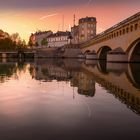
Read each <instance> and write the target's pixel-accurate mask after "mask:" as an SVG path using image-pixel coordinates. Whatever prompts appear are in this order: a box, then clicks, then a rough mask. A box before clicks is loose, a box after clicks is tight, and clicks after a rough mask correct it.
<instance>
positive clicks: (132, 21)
mask: <svg viewBox="0 0 140 140" xmlns="http://www.w3.org/2000/svg"><path fill="white" fill-rule="evenodd" d="M80 48H81V49H82V53H83V54H94V55H95V54H96V55H97V59H107V60H108V61H111V60H112V61H128V62H131V61H136V62H140V12H139V13H137V14H135V15H133V16H131V17H129V18H127V19H125V20H124V21H122V22H120V23H118V24H116V25H114V26H113V27H111V28H109V29H107V30H106V31H104V32H102V33H100V34H98V35H96V36H95V37H94V38H93V39H91V40H89V41H87V42H84V43H83V44H80ZM94 58H96V57H94Z"/></svg>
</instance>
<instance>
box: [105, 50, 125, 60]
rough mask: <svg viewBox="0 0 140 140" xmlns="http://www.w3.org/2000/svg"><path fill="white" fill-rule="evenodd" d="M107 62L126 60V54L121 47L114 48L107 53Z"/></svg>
mask: <svg viewBox="0 0 140 140" xmlns="http://www.w3.org/2000/svg"><path fill="white" fill-rule="evenodd" d="M107 62H128V55H127V54H126V53H125V52H124V51H123V50H122V48H116V49H115V50H112V51H109V52H108V53H107Z"/></svg>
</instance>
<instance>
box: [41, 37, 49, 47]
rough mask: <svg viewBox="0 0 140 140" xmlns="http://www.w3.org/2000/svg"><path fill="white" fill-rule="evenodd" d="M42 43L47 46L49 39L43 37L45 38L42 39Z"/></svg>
mask: <svg viewBox="0 0 140 140" xmlns="http://www.w3.org/2000/svg"><path fill="white" fill-rule="evenodd" d="M41 45H42V46H47V45H48V41H47V39H46V38H43V39H42V41H41Z"/></svg>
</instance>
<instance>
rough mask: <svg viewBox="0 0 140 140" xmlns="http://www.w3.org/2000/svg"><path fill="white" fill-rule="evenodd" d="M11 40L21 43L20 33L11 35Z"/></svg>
mask: <svg viewBox="0 0 140 140" xmlns="http://www.w3.org/2000/svg"><path fill="white" fill-rule="evenodd" d="M11 39H12V40H13V41H15V42H19V40H21V39H20V36H19V33H13V34H12V35H11Z"/></svg>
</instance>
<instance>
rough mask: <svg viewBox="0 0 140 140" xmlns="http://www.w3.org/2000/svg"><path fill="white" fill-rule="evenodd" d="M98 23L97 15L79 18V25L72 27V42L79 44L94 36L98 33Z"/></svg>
mask: <svg viewBox="0 0 140 140" xmlns="http://www.w3.org/2000/svg"><path fill="white" fill-rule="evenodd" d="M96 23H97V22H96V18H95V17H86V18H81V19H79V25H78V26H75V25H74V27H72V28H71V34H72V38H73V39H72V43H73V44H78V43H82V42H85V41H87V40H90V39H91V38H93V37H94V36H95V35H96Z"/></svg>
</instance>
